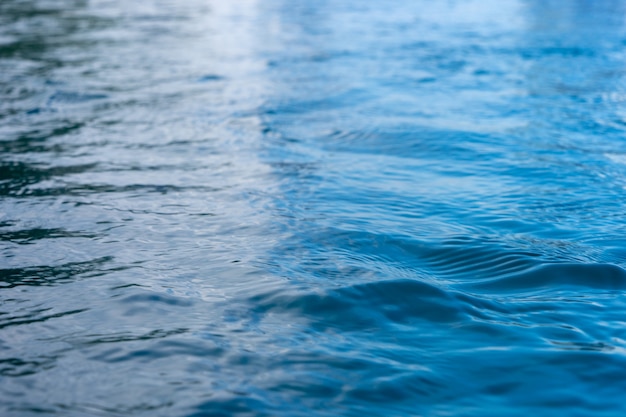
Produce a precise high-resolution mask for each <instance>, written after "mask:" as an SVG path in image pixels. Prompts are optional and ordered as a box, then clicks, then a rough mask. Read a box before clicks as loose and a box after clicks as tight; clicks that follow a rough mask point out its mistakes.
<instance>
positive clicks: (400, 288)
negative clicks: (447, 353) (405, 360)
mask: <svg viewBox="0 0 626 417" xmlns="http://www.w3.org/2000/svg"><path fill="white" fill-rule="evenodd" d="M250 302H251V303H253V304H254V305H255V307H254V309H255V310H256V312H257V313H269V312H272V313H289V314H294V315H296V316H303V317H306V318H309V319H311V320H312V321H313V322H314V323H315V324H316V325H317V326H318V327H323V328H341V329H344V330H362V329H366V328H376V327H383V326H387V325H389V324H391V323H396V324H405V323H410V322H413V321H415V320H426V321H430V322H437V323H454V322H459V321H462V320H464V316H465V314H466V313H465V308H464V306H463V305H462V304H461V303H459V302H458V300H457V299H456V298H455V297H453V296H452V295H451V293H449V292H447V291H444V290H443V289H440V288H437V287H436V286H434V285H431V284H428V283H426V282H422V281H417V280H411V279H399V280H386V281H378V282H370V283H367V284H357V285H351V286H346V287H341V288H336V289H330V290H327V291H321V292H295V293H294V292H288V291H285V292H282V291H281V292H276V293H270V294H264V295H259V296H255V297H253V298H251V299H250Z"/></svg>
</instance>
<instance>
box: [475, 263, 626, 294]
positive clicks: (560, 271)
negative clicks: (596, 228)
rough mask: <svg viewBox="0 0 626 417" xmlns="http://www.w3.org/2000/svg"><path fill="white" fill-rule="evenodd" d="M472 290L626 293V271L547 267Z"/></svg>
mask: <svg viewBox="0 0 626 417" xmlns="http://www.w3.org/2000/svg"><path fill="white" fill-rule="evenodd" d="M467 287H468V288H471V289H472V290H477V291H487V292H498V293H503V292H504V293H506V292H511V291H515V292H520V291H540V290H558V289H566V288H572V287H583V288H590V289H598V290H609V291H610V290H624V289H626V271H625V270H624V269H623V268H621V267H619V266H617V265H612V264H574V263H562V264H543V265H539V266H537V267H536V268H533V269H532V270H531V271H527V272H524V273H521V274H516V275H512V276H505V277H499V278H495V279H490V280H487V281H479V282H475V283H471V284H469V285H467Z"/></svg>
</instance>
